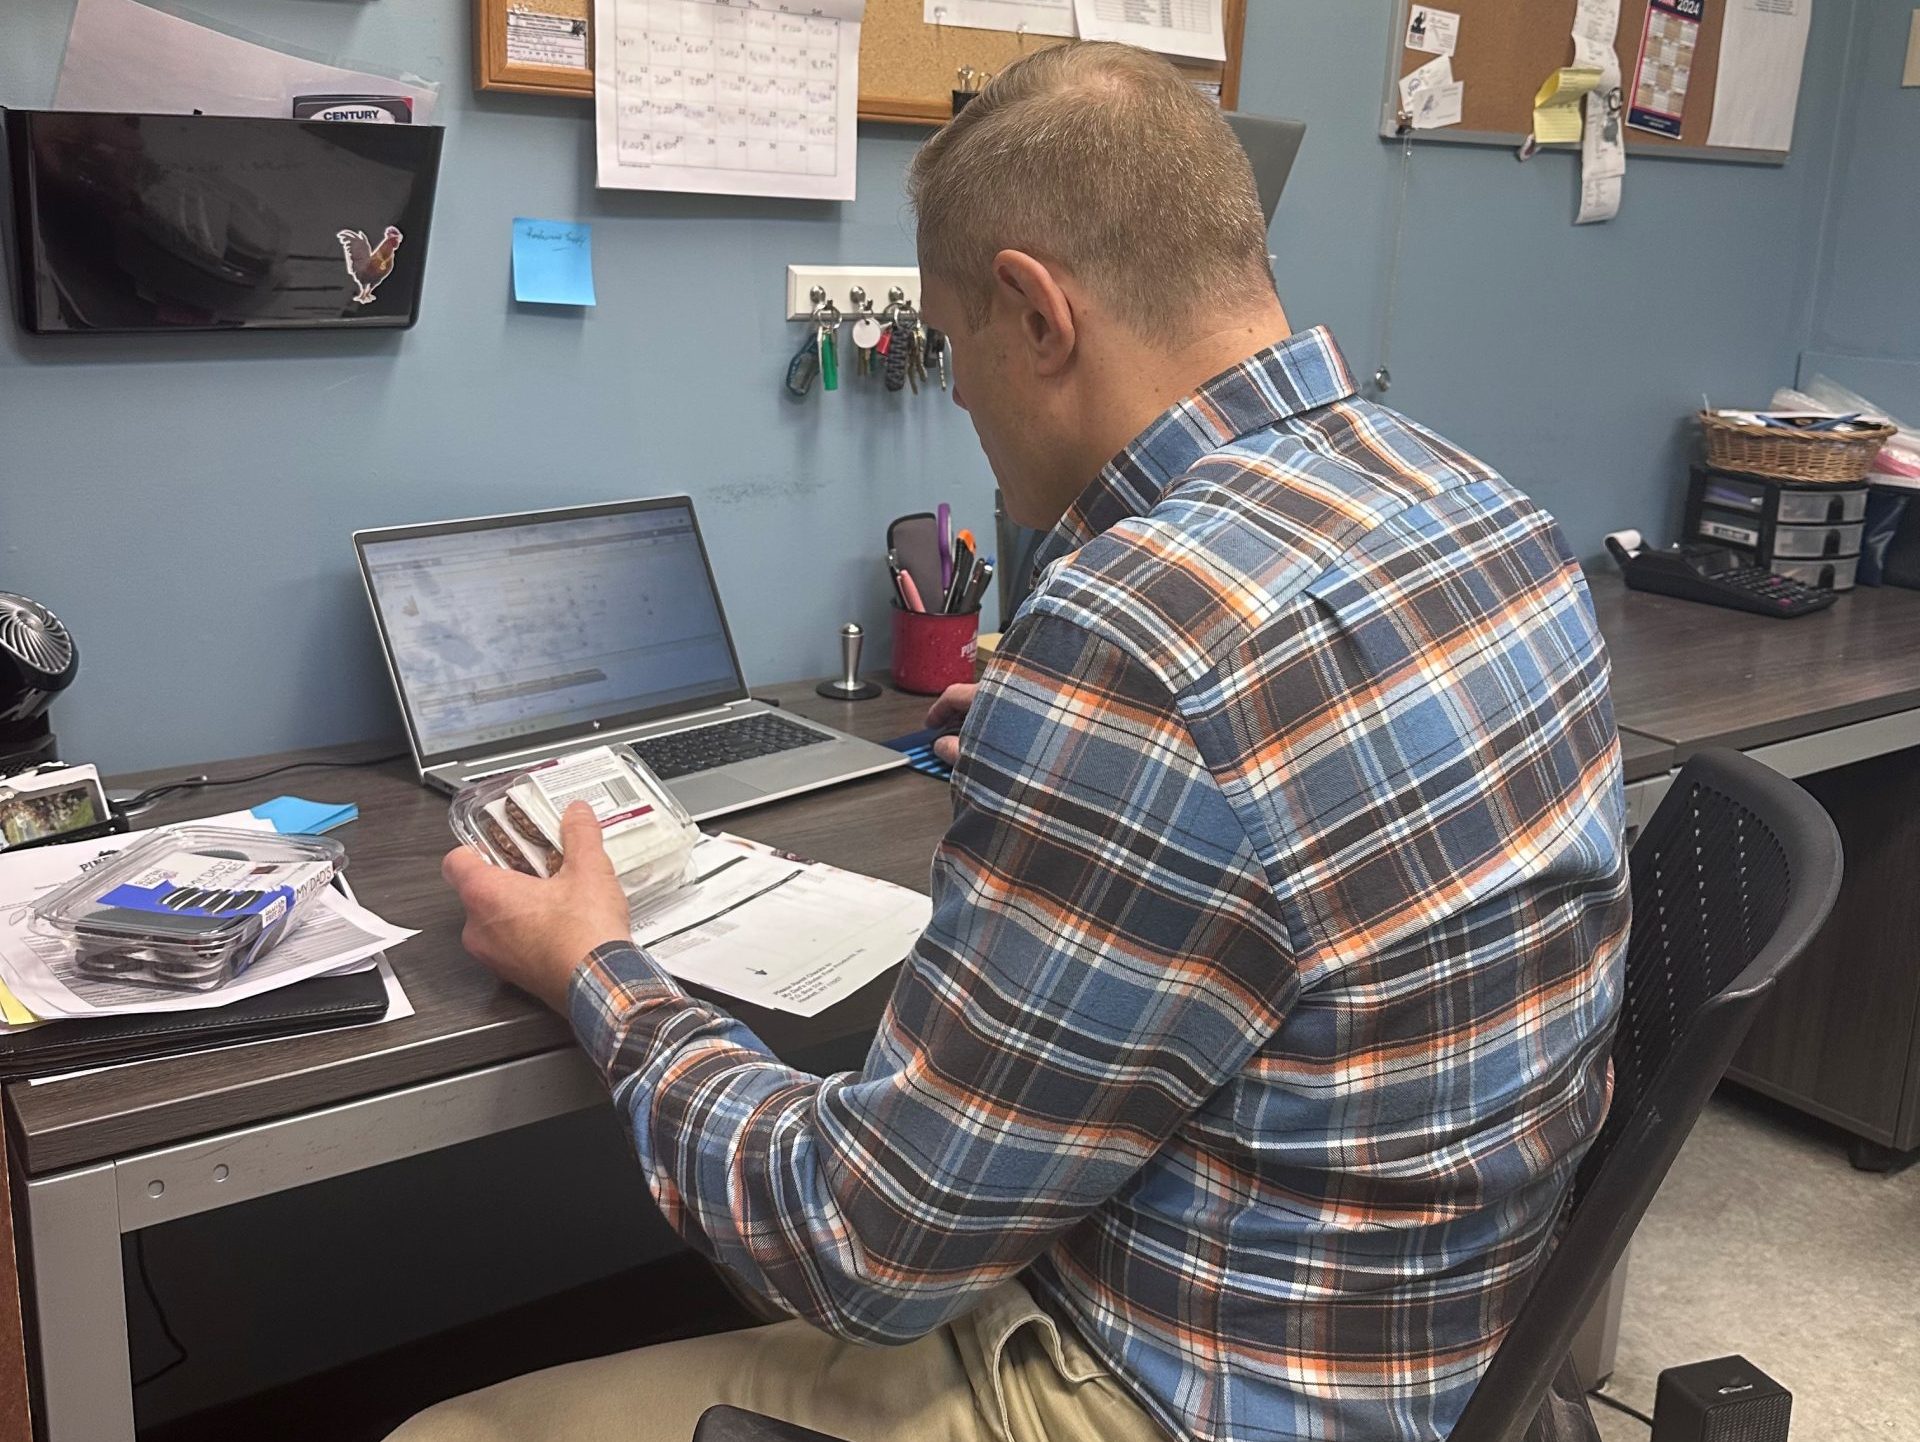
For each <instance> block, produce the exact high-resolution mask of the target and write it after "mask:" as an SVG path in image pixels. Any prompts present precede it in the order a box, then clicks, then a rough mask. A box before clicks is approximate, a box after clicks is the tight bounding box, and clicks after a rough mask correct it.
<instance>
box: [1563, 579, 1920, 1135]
mask: <svg viewBox="0 0 1920 1442" xmlns="http://www.w3.org/2000/svg"><path fill="white" fill-rule="evenodd" d="M1592 587H1593V594H1594V603H1595V606H1596V608H1597V611H1598V614H1599V617H1600V626H1601V629H1602V631H1604V632H1605V634H1606V637H1607V644H1608V648H1609V650H1610V651H1611V652H1612V656H1613V704H1614V714H1615V716H1616V717H1617V719H1618V721H1619V723H1620V725H1621V726H1622V727H1623V728H1631V729H1632V730H1633V731H1634V732H1638V733H1644V734H1646V735H1647V736H1650V737H1653V738H1655V739H1657V740H1660V741H1664V742H1666V743H1667V744H1669V745H1670V746H1671V747H1672V748H1673V751H1674V754H1675V755H1676V756H1677V757H1678V758H1679V759H1681V760H1684V759H1685V758H1686V757H1687V756H1689V755H1691V754H1692V753H1693V752H1695V751H1697V750H1699V749H1700V748H1701V747H1703V746H1730V747H1733V748H1735V749H1736V750H1741V751H1745V752H1746V753H1747V754H1748V755H1750V756H1753V757H1755V758H1756V759H1758V760H1761V761H1764V762H1765V763H1766V764H1767V765H1769V766H1772V767H1773V768H1774V769H1775V770H1777V771H1780V772H1782V773H1783V774H1785V775H1788V776H1793V777H1796V778H1798V779H1799V781H1800V784H1801V785H1802V786H1804V787H1806V789H1807V790H1808V791H1809V792H1811V793H1812V795H1813V796H1814V798H1815V799H1816V800H1818V801H1819V802H1820V803H1821V805H1822V806H1824V807H1825V808H1826V809H1827V812H1828V814H1829V815H1830V816H1832V817H1833V820H1834V825H1835V826H1836V827H1837V828H1838V829H1839V831H1840V839H1841V842H1842V844H1843V845H1844V847H1845V848H1846V859H1847V860H1846V877H1845V879H1844V881H1843V882H1842V885H1841V890H1840V897H1839V900H1838V901H1837V902H1836V903H1835V905H1834V909H1833V915H1832V916H1831V917H1830V918H1829V919H1828V921H1827V924H1826V925H1825V926H1824V927H1823V928H1822V929H1821V932H1820V935H1819V936H1818V937H1817V938H1816V939H1815V941H1814V943H1813V945H1812V946H1811V947H1810V948H1809V950H1808V952H1807V954H1806V956H1804V957H1803V958H1802V959H1801V961H1800V963H1799V964H1798V965H1797V966H1796V967H1795V968H1794V970H1793V971H1792V972H1791V973H1790V974H1789V975H1788V976H1787V977H1786V979H1785V980H1784V981H1783V982H1782V983H1781V984H1780V988H1779V990H1778V992H1777V993H1776V994H1775V997H1774V999H1773V1001H1772V1002H1770V1003H1769V1004H1768V1007H1767V1009H1766V1011H1765V1012H1763V1013H1762V1014H1761V1017H1760V1019H1759V1021H1758V1022H1757V1023H1756V1024H1755V1026H1754V1029H1753V1032H1752V1034H1751V1035H1750V1036H1749V1038H1748V1040H1747V1042H1746V1044H1745V1045H1744V1046H1743V1047H1742V1048H1741V1050H1740V1053H1739V1055H1738V1056H1737V1057H1736V1058H1735V1060H1734V1064H1733V1066H1732V1067H1731V1068H1730V1069H1729V1071H1728V1076H1729V1077H1730V1078H1731V1079H1732V1080H1734V1081H1736V1082H1738V1083H1740V1084H1742V1085H1744V1086H1748V1087H1752V1088H1753V1089H1754V1090H1756V1091H1759V1092H1763V1093H1765V1094H1766V1095H1768V1096H1771V1097H1773V1098H1775V1099H1777V1100H1780V1101H1784V1102H1787V1103H1788V1104H1790V1105H1792V1106H1794V1107H1796V1108H1798V1109H1800V1110H1801V1111H1804V1112H1807V1113H1808V1114H1809V1115H1812V1116H1816V1117H1820V1118H1822V1119H1823V1120H1826V1121H1830V1122H1833V1123H1835V1124H1836V1125H1838V1126H1840V1127H1842V1128H1844V1129H1845V1130H1846V1131H1847V1132H1848V1133H1849V1134H1850V1136H1851V1138H1852V1142H1851V1153H1852V1157H1853V1161H1854V1164H1855V1165H1856V1166H1862V1167H1872V1168H1884V1167H1886V1166H1888V1165H1890V1164H1891V1163H1892V1162H1893V1161H1894V1160H1895V1159H1896V1158H1897V1157H1898V1156H1899V1155H1900V1154H1902V1153H1905V1152H1908V1151H1911V1150H1913V1149H1914V1148H1916V1147H1920V887H1916V886H1915V885H1914V879H1915V877H1916V876H1920V591H1911V590H1904V589H1900V588H1897V587H1885V588H1880V589H1861V590H1856V591H1854V592H1852V593H1851V594H1849V595H1846V596H1843V597H1842V598H1841V599H1840V601H1839V602H1838V604H1836V605H1834V606H1833V607H1831V608H1830V609H1828V610H1826V611H1821V612H1819V613H1817V614H1815V615H1812V616H1807V617H1803V618H1801V619H1798V620H1793V621H1774V620H1771V619H1769V618H1767V617H1764V616H1748V615H1743V614H1741V613H1740V612H1737V611H1724V610H1713V609H1708V608H1705V607H1702V606H1699V605H1696V604H1694V603H1692V602H1688V601H1676V600H1672V599H1670V598H1668V597H1664V596H1648V595H1641V594H1638V593H1636V592H1630V591H1628V590H1627V589H1626V588H1625V587H1624V586H1623V585H1622V584H1621V583H1620V580H1619V578H1618V577H1617V576H1598V577H1594V578H1592Z"/></svg>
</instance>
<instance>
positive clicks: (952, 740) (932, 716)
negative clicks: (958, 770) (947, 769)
mask: <svg viewBox="0 0 1920 1442" xmlns="http://www.w3.org/2000/svg"><path fill="white" fill-rule="evenodd" d="M979 689H980V688H979V687H978V686H971V685H967V686H949V687H947V689H946V690H944V691H942V692H941V693H940V695H939V696H938V697H937V698H936V699H935V700H934V703H933V705H931V706H929V707H928V708H927V725H929V726H935V727H942V726H958V725H959V723H960V722H961V721H962V720H963V719H964V718H965V717H966V714H967V709H968V708H969V707H970V706H972V705H973V698H974V694H975V693H976V692H978V691H979ZM933 754H934V755H935V756H938V757H939V758H940V759H941V760H942V761H944V762H946V763H947V765H949V766H951V765H953V764H954V762H956V761H958V760H959V759H960V738H959V737H958V736H942V737H941V738H940V739H939V740H937V741H935V742H934V743H933Z"/></svg>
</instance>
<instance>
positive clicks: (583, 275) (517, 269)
mask: <svg viewBox="0 0 1920 1442" xmlns="http://www.w3.org/2000/svg"><path fill="white" fill-rule="evenodd" d="M513 298H514V299H515V300H523V301H534V302H536V303H538V304H540V305H592V304H593V303H594V301H593V227H592V226H591V225H588V224H585V223H584V222H581V221H570V220H529V219H527V218H526V217H525V216H518V217H516V218H515V219H514V222H513Z"/></svg>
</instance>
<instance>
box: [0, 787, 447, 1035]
mask: <svg viewBox="0 0 1920 1442" xmlns="http://www.w3.org/2000/svg"><path fill="white" fill-rule="evenodd" d="M247 823H248V825H247V828H246V829H249V830H259V831H268V832H271V831H272V830H273V827H272V825H271V824H270V823H268V822H264V821H261V820H260V819H259V818H257V817H253V816H248V817H247ZM202 824H206V823H202ZM216 824H222V825H227V824H231V825H240V824H241V823H240V822H239V821H238V820H237V819H233V818H225V817H223V818H220V819H219V821H218V823H216ZM150 834H151V832H129V833H128V834H127V835H124V836H112V837H105V838H102V839H100V840H96V841H79V842H69V843H68V844H66V845H64V846H46V847H38V848H35V849H33V850H30V851H22V852H18V853H15V854H12V855H7V856H0V980H4V981H5V983H6V985H7V989H8V990H10V991H11V992H12V993H13V994H14V995H15V996H16V997H17V998H19V1000H20V1003H21V1005H23V1006H25V1007H26V1008H27V1010H29V1011H31V1012H32V1013H33V1014H34V1015H35V1016H38V1017H45V1018H52V1017H86V1016H103V1015H122V1014H130V1013H134V1012H172V1011H199V1010H204V1009H206V1008H209V1007H217V1006H225V1005H226V1004H228V1003H229V1002H235V1001H240V1000H242V999H243V998H245V997H249V996H257V995H258V994H260V993H261V992H264V991H271V990H273V989H274V988H276V987H281V986H286V985H289V984H290V983H292V982H295V981H300V980H303V979H305V978H306V977H309V976H324V975H326V974H327V973H329V972H335V971H340V970H342V969H344V968H345V967H347V966H349V965H351V964H353V963H354V962H363V961H366V960H367V959H368V958H369V957H371V956H373V955H374V954H375V953H377V952H380V951H383V950H385V949H386V948H387V947H390V946H397V945H398V944H399V943H400V942H402V941H404V940H406V939H407V938H408V937H410V936H412V935H414V934H415V933H413V932H411V931H407V930H405V929H404V928H401V927H397V926H393V925H391V924H390V923H388V922H385V921H383V920H381V919H380V918H379V917H377V916H375V915H374V914H373V913H372V912H370V911H368V910H366V909H365V908H364V907H362V906H360V905H359V904H358V903H356V902H352V901H349V900H347V899H346V898H345V897H343V896H341V895H340V894H339V893H337V892H335V891H332V890H327V891H323V892H321V893H320V894H319V895H318V896H316V897H314V898H313V900H312V901H311V902H309V903H308V909H307V913H306V915H305V916H304V918H303V919H302V920H301V922H300V924H299V925H298V926H297V927H295V928H294V930H293V931H292V932H290V933H289V934H288V935H287V936H286V938H285V939H284V940H282V941H281V942H280V943H279V944H278V945H277V946H275V947H274V948H273V949H272V950H271V951H269V952H268V953H267V954H266V955H265V956H263V957H261V958H260V959H259V960H257V961H256V962H254V963H253V965H251V966H249V967H248V968H247V969H246V971H244V972H242V973H241V974H240V976H239V977H237V978H235V979H234V980H233V981H230V982H228V983H227V984H226V985H225V986H221V987H216V988H214V989H213V990H212V991H204V992H202V991H178V992H176V991H168V990H165V989H163V988H159V987H151V986H140V985H137V984H134V983H130V982H123V981H116V980H113V979H111V978H102V977H93V976H88V975H86V974H85V973H84V972H82V971H80V970H79V968H78V967H77V966H76V965H75V964H74V961H73V956H72V949H71V948H70V947H69V946H68V945H67V944H66V943H65V942H64V941H62V940H61V939H59V938H57V937H52V936H47V935H45V934H43V933H41V932H38V931H36V930H35V929H34V928H33V924H32V912H31V908H32V906H33V903H34V902H35V901H37V900H39V898H40V897H42V896H44V895H46V894H47V893H48V892H50V891H52V890H54V889H55V888H57V887H60V886H64V885H65V884H66V883H67V882H69V881H71V880H72V879H73V878H74V877H76V876H78V875H79V874H80V873H81V872H82V871H83V870H85V869H86V868H87V867H88V866H90V865H93V864H95V863H97V862H99V861H100V860H101V859H103V858H105V857H108V856H112V855H115V854H117V853H118V852H120V851H123V850H125V849H126V847H127V846H128V845H129V844H130V843H131V842H133V841H135V840H138V839H139V838H140V837H141V836H144V835H150Z"/></svg>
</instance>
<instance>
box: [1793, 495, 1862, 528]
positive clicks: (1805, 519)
mask: <svg viewBox="0 0 1920 1442" xmlns="http://www.w3.org/2000/svg"><path fill="white" fill-rule="evenodd" d="M1866 514H1867V488H1866V487H1865V486H1850V487H1848V488H1847V489H1846V490H1844V491H1839V492H1838V493H1837V494H1835V493H1832V492H1822V491H1782V492H1781V493H1780V513H1779V515H1777V516H1776V517H1775V518H1774V519H1776V520H1779V521H1784V522H1786V523H1787V524H1789V525H1807V524H1809V523H1812V524H1820V523H1827V524H1836V523H1841V522H1846V521H1858V520H1860V519H1862V518H1863V517H1864V516H1865V515H1866Z"/></svg>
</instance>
